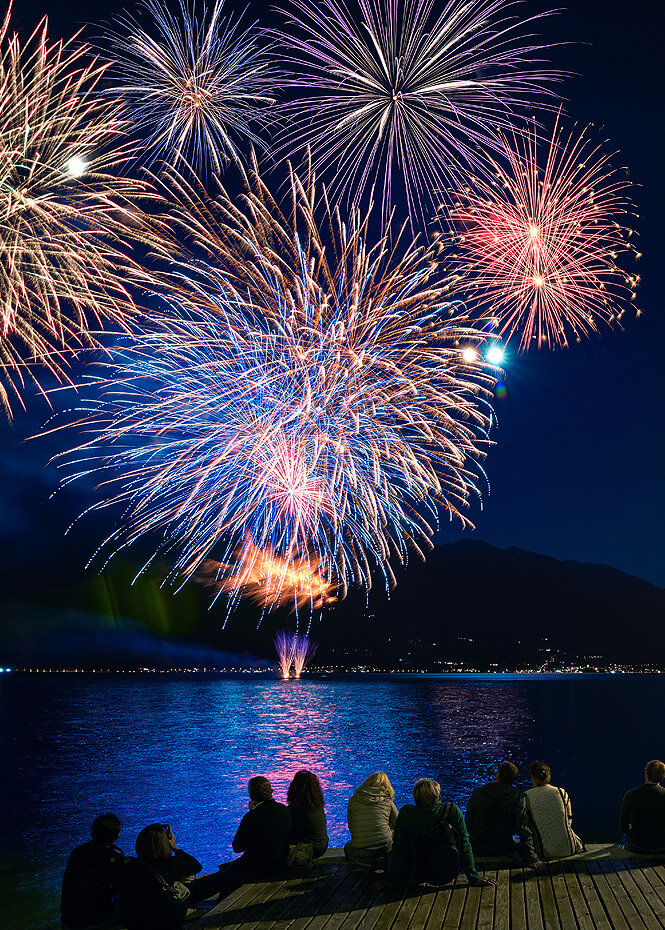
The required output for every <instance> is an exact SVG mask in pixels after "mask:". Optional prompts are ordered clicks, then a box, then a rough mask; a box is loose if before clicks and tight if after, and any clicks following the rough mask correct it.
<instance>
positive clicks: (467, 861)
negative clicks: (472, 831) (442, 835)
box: [448, 804, 480, 884]
mask: <svg viewBox="0 0 665 930" xmlns="http://www.w3.org/2000/svg"><path fill="white" fill-rule="evenodd" d="M448 820H449V822H450V826H451V827H452V828H453V830H454V831H455V835H456V837H457V848H458V850H459V858H460V865H461V866H462V871H463V872H464V874H465V875H466V877H467V878H468V879H469V881H470V882H471V883H472V884H476V883H477V882H479V881H480V875H479V873H478V872H477V871H476V864H475V862H474V861H473V850H472V849H471V842H470V840H469V834H468V832H467V829H466V824H465V823H464V817H463V816H462V811H461V810H460V809H459V807H458V806H457V804H453V806H452V808H451V810H450V814H449V816H448Z"/></svg>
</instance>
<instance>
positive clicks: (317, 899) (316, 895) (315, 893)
mask: <svg viewBox="0 0 665 930" xmlns="http://www.w3.org/2000/svg"><path fill="white" fill-rule="evenodd" d="M347 881H348V873H347V871H346V869H344V868H340V869H337V870H335V871H334V872H332V873H329V874H328V875H323V876H320V877H319V879H318V882H317V881H314V882H313V883H312V884H310V885H309V886H308V887H305V888H304V889H303V890H302V893H301V894H299V895H298V896H296V897H294V899H293V901H292V903H291V906H290V907H289V908H288V910H286V911H285V912H284V914H283V915H282V917H281V918H280V920H279V921H278V922H277V924H273V925H268V924H266V925H262V927H261V930H267V928H268V927H269V926H273V927H277V926H279V927H280V928H285V927H288V928H290V930H300V928H303V927H305V926H306V925H307V923H308V922H309V920H310V917H311V916H312V915H313V914H315V913H318V912H319V911H320V910H322V909H323V908H324V907H325V906H326V899H327V898H330V897H331V896H332V895H333V894H334V893H335V891H336V889H338V888H339V887H340V885H342V884H345V883H346V882H347ZM243 930H244V928H243Z"/></svg>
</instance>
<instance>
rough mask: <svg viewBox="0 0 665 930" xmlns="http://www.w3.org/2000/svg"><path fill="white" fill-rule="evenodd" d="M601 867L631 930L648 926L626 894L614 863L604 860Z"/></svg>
mask: <svg viewBox="0 0 665 930" xmlns="http://www.w3.org/2000/svg"><path fill="white" fill-rule="evenodd" d="M599 865H600V868H601V869H602V871H603V872H604V874H605V878H606V879H607V884H608V885H609V886H610V888H611V889H612V891H613V893H614V897H615V898H616V901H617V904H618V905H619V907H620V908H621V910H622V912H623V915H624V917H625V919H626V922H627V924H628V926H629V927H630V930H639V928H641V927H644V926H647V925H646V924H645V923H644V921H643V920H642V916H641V914H640V913H639V912H638V911H637V908H636V907H635V905H634V904H633V902H632V901H631V900H630V898H629V897H628V895H627V894H626V889H625V888H624V886H623V884H622V883H621V879H620V878H619V876H618V875H617V873H616V872H615V871H614V868H613V867H612V861H611V860H610V859H603V860H602V861H601V862H600V863H599Z"/></svg>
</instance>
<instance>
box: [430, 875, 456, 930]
mask: <svg viewBox="0 0 665 930" xmlns="http://www.w3.org/2000/svg"><path fill="white" fill-rule="evenodd" d="M452 894H453V886H452V885H448V886H446V887H445V888H439V889H438V891H437V892H436V897H435V898H434V904H433V905H432V910H431V911H430V912H429V917H428V918H427V923H426V925H425V930H427V928H429V930H440V928H441V927H443V925H444V921H445V920H446V914H447V913H448V908H449V906H450V899H451V898H452Z"/></svg>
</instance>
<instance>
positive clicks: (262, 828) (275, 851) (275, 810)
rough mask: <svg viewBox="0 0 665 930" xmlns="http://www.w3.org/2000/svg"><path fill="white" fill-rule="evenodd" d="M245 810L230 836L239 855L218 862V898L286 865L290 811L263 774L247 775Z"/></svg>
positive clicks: (273, 873) (234, 849) (263, 877)
mask: <svg viewBox="0 0 665 930" xmlns="http://www.w3.org/2000/svg"><path fill="white" fill-rule="evenodd" d="M247 790H248V792H249V813H248V814H245V816H244V817H243V818H242V820H241V821H240V825H239V826H238V829H237V830H236V835H235V836H234V837H233V843H232V846H233V851H234V852H239V853H242V856H241V857H240V858H239V859H234V860H233V861H232V862H227V863H225V864H224V865H221V866H220V869H221V872H220V878H221V887H220V895H219V897H220V899H221V898H223V897H225V896H226V895H227V894H230V893H231V892H232V891H234V890H235V889H236V888H240V886H241V885H244V884H245V882H257V881H263V880H264V879H266V878H272V876H273V875H275V874H276V873H277V872H279V870H280V869H281V868H283V867H284V866H285V865H286V860H287V858H288V855H289V841H290V839H291V812H290V811H289V809H288V807H286V806H285V805H284V804H279V803H278V802H277V801H275V799H274V798H273V796H272V786H271V784H270V782H269V781H268V779H267V778H263V776H261V775H257V776H256V777H255V778H250V780H249V784H248V785H247Z"/></svg>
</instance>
